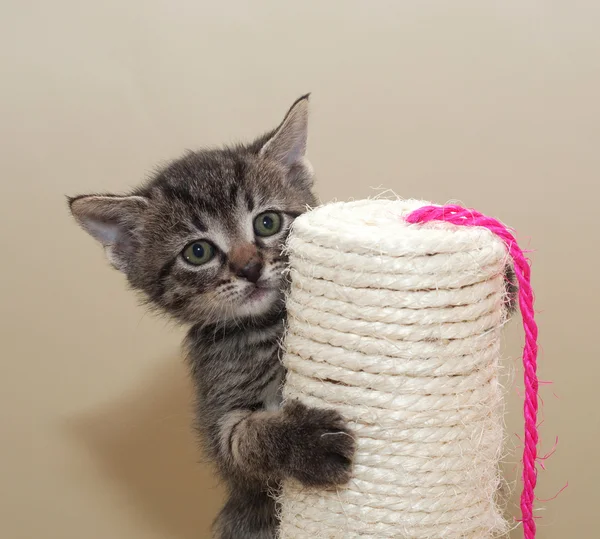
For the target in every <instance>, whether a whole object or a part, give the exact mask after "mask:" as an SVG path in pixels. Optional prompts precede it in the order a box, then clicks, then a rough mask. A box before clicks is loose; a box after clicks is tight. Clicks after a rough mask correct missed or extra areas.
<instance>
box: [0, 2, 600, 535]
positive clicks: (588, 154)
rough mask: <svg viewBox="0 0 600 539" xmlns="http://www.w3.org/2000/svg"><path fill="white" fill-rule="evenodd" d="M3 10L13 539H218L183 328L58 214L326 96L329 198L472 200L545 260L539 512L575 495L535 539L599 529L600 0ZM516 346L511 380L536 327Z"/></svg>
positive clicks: (8, 530)
mask: <svg viewBox="0 0 600 539" xmlns="http://www.w3.org/2000/svg"><path fill="white" fill-rule="evenodd" d="M1 4H2V17H1V19H0V20H1V22H0V25H1V26H2V28H1V31H0V36H1V37H0V40H2V43H1V48H0V50H1V51H2V52H1V58H2V60H1V62H2V65H1V71H0V73H1V78H2V80H1V83H0V93H1V98H0V107H1V116H0V122H1V123H0V129H1V130H2V135H1V148H2V151H1V155H2V157H1V158H0V167H1V174H0V178H1V180H0V181H1V186H2V192H1V195H0V215H1V218H2V229H1V232H0V241H1V251H0V252H1V253H2V279H1V280H0V286H1V287H2V291H1V296H0V297H1V298H2V301H1V306H0V308H1V310H2V311H1V312H2V319H1V325H0V327H1V329H2V339H1V345H0V346H1V357H0V429H1V430H0V436H1V440H0V442H1V443H0V485H1V486H0V489H1V490H0V537H2V539H32V538H44V539H81V538H86V539H105V538H108V537H111V538H127V539H138V538H139V539H159V538H160V539H164V538H169V539H198V538H201V537H206V536H207V531H206V530H207V526H208V522H209V521H210V520H211V518H212V516H213V515H214V513H215V511H216V509H217V507H218V504H219V501H220V491H219V490H218V488H217V487H216V482H215V480H214V479H213V477H212V476H211V474H210V472H209V471H207V470H206V469H205V468H204V467H203V466H202V465H199V464H197V461H198V460H199V455H198V453H197V451H196V448H195V441H194V438H193V436H192V434H191V433H190V428H189V423H190V387H189V384H188V382H187V379H186V374H185V368H184V366H183V364H182V361H181V359H180V357H179V348H178V347H179V345H178V343H179V341H180V338H181V335H182V334H181V332H180V331H179V330H178V329H176V328H173V327H172V326H170V325H169V324H168V323H166V322H165V321H164V320H161V319H157V318H154V317H152V316H150V315H146V314H145V313H144V310H143V309H142V308H141V307H138V306H137V304H136V300H135V298H134V297H133V295H132V294H131V293H130V292H128V291H127V290H126V287H125V282H124V279H123V278H122V276H121V275H119V274H118V273H117V272H114V271H112V270H111V269H109V267H108V265H107V264H106V263H105V262H104V259H103V255H102V252H101V249H100V248H98V247H97V246H96V245H95V244H94V243H93V242H92V241H91V239H90V238H88V237H87V236H86V235H85V234H84V233H83V232H81V231H80V230H79V229H77V228H76V227H75V225H74V224H73V223H72V222H71V220H70V218H69V216H68V215H67V211H66V206H65V200H64V198H63V196H64V195H65V194H73V193H78V192H87V191H110V190H116V191H121V190H125V189H127V188H128V187H129V186H132V185H134V184H136V183H137V182H138V181H139V180H140V179H141V178H142V177H143V176H144V175H145V174H146V173H147V171H150V170H151V169H152V167H153V166H154V164H155V163H156V162H159V161H161V160H165V159H169V158H171V157H174V156H177V155H178V154H179V153H180V152H181V151H182V150H183V149H185V148H193V147H198V146H200V145H203V144H216V143H220V142H225V141H232V140H234V139H245V138H248V137H250V136H253V135H256V134H258V133H260V132H262V131H263V130H265V129H267V128H270V127H271V126H274V125H275V124H276V122H278V121H279V119H280V117H281V115H282V114H283V112H284V111H285V110H286V108H287V106H288V105H289V104H290V103H291V101H292V100H293V99H294V98H296V97H297V96H298V95H300V94H301V93H303V92H306V91H312V92H313V115H312V120H311V138H310V156H311V157H312V161H313V164H314V166H315V168H316V171H317V172H318V175H319V183H318V190H319V193H320V195H321V197H322V198H323V199H324V200H330V199H331V198H333V197H337V198H341V199H345V198H348V197H363V196H366V195H370V194H372V193H373V191H372V189H371V188H372V187H378V186H383V187H387V188H391V189H393V190H394V191H395V192H397V193H398V194H400V195H402V196H408V197H424V198H429V199H432V200H435V201H437V202H445V201H448V200H450V199H458V200H460V201H462V202H463V203H465V204H467V205H470V206H474V207H477V208H479V209H481V210H482V211H484V212H487V213H489V214H492V215H497V216H499V217H501V218H502V219H503V220H504V221H505V222H507V223H510V224H511V225H513V226H514V227H516V229H517V230H518V231H519V234H520V238H521V239H522V241H523V243H524V244H525V245H531V247H533V248H535V249H536V253H535V255H534V261H535V263H534V276H535V288H536V290H537V300H538V301H537V306H538V308H539V310H540V315H539V322H540V324H541V328H542V332H541V336H542V346H543V349H542V355H541V358H540V363H541V378H542V379H545V380H553V381H554V382H555V384H554V385H553V386H550V387H546V388H545V389H544V390H543V397H544V402H545V408H544V414H545V419H546V420H545V423H544V425H543V449H544V451H547V450H549V449H550V448H551V446H552V444H553V441H554V437H555V435H559V436H560V444H559V447H558V451H557V453H556V455H555V456H554V457H553V458H552V459H551V460H550V461H549V462H548V470H547V471H545V472H542V473H541V477H540V489H539V495H540V497H542V498H547V497H551V496H553V495H554V494H555V493H556V491H558V490H559V489H560V488H561V487H562V486H563V484H564V483H565V482H566V481H567V480H568V481H569V482H570V486H569V488H568V489H567V490H566V491H565V492H563V493H562V495H561V496H559V498H558V499H557V500H555V501H552V502H549V503H547V504H543V505H541V506H540V511H539V515H540V516H542V517H543V518H542V519H541V520H540V521H539V526H540V533H539V537H540V538H543V539H559V538H564V537H571V536H577V537H581V538H593V537H597V536H598V531H597V524H596V523H597V519H598V514H597V512H598V511H597V505H598V504H597V500H598V492H599V488H600V487H599V486H598V483H599V480H600V475H599V469H598V468H599V464H598V459H597V455H596V453H597V448H598V445H599V444H600V432H599V430H600V429H599V421H600V420H599V419H598V418H599V417H600V416H599V415H598V413H597V409H598V389H597V388H598V376H599V375H600V363H599V361H598V359H599V358H598V352H597V345H596V343H597V332H598V322H599V320H598V314H597V312H598V311H597V309H596V305H597V303H598V301H600V295H599V293H598V292H599V291H598V279H597V275H598V264H599V262H600V259H599V258H598V253H597V247H598V236H597V233H596V230H597V221H598V217H597V214H598V209H597V201H598V195H599V194H600V193H599V188H598V183H599V173H600V154H599V143H600V127H599V126H600V108H599V104H598V103H599V101H598V100H599V96H600V67H599V66H600V63H599V58H600V32H598V28H599V23H600V9H599V7H598V6H599V4H598V3H597V2H592V1H591V0H590V2H587V3H585V2H583V1H582V2H536V1H532V0H529V1H525V2H523V1H521V2H517V1H516V0H515V1H508V2H481V1H476V0H472V1H467V0H460V1H455V2H443V1H439V2H401V1H398V0H396V1H392V0H390V1H371V2H367V1H366V0H365V1H362V2H358V1H349V0H346V1H343V2H342V1H331V0H329V1H327V2H323V1H318V0H311V1H309V0H304V1H303V2H277V1H275V0H272V1H268V2H267V1H262V2H242V1H238V2H210V3H209V2H201V1H199V0H185V1H183V0H180V1H177V0H172V1H169V0H163V1H160V0H135V1H133V0H129V1H123V0H103V1H96V2H82V1H76V0H55V1H52V2H50V1H40V0H38V1H33V2H23V1H17V0H12V1H11V0H4V1H2V2H1ZM451 6H452V7H451ZM507 336H508V339H507V346H506V350H505V352H506V355H507V357H508V358H509V359H508V360H507V365H509V366H510V367H511V368H513V367H514V366H515V365H517V363H518V356H519V351H520V342H521V332H520V330H519V327H518V323H516V322H515V323H513V324H512V326H511V328H510V329H509V330H508V333H507ZM511 358H512V359H511ZM519 385H521V384H519ZM554 393H556V395H557V396H558V397H560V399H557V398H556V397H555V396H554ZM511 395H512V397H511V410H510V412H511V413H510V417H509V422H508V431H509V434H511V436H510V440H511V442H510V445H511V446H515V445H516V444H517V443H518V440H517V439H516V436H514V435H512V433H520V429H521V426H520V409H519V406H520V405H519V398H518V396H517V395H516V390H511ZM516 458H517V456H516V455H515V454H513V456H512V457H511V460H512V461H513V462H514V461H515V460H516ZM507 473H509V474H510V473H512V474H513V475H514V465H512V464H509V465H508V466H507ZM542 507H543V508H544V510H542V509H541V508H542ZM512 510H513V512H514V507H513V508H512ZM518 536H519V534H518V533H516V534H515V535H514V537H518Z"/></svg>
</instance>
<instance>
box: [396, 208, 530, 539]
mask: <svg viewBox="0 0 600 539" xmlns="http://www.w3.org/2000/svg"><path fill="white" fill-rule="evenodd" d="M406 221H407V222H409V223H427V222H430V221H444V222H447V223H452V224H454V225H459V226H479V227H485V228H487V229H488V230H491V231H492V232H493V233H494V234H496V236H498V237H499V238H501V239H502V240H503V241H504V243H505V244H506V247H507V248H508V252H509V254H510V256H511V257H512V259H513V262H514V270H515V275H516V277H517V281H518V283H519V307H520V309H521V317H522V318H523V329H524V330H525V346H524V348H523V377H524V381H525V402H524V406H523V414H524V417H525V434H524V435H525V440H524V448H523V491H522V493H521V514H522V517H521V518H522V522H523V531H524V536H525V538H526V539H534V538H535V531H536V526H535V519H534V517H533V503H534V500H535V494H534V491H535V485H536V482H537V467H536V462H537V445H538V427H537V412H538V386H539V383H538V378H537V353H538V345H537V337H538V327H537V324H536V323H535V310H534V307H533V289H532V288H531V269H530V265H529V261H528V260H527V257H526V256H525V254H524V253H523V250H522V249H521V248H520V247H519V245H518V243H517V240H516V239H515V237H514V235H513V234H512V233H511V232H510V230H509V229H508V228H507V227H506V226H505V225H503V224H502V223H501V222H500V221H498V220H497V219H494V218H492V217H486V216H485V215H483V214H482V213H479V212H478V211H475V210H470V209H465V208H462V207H460V206H455V205H453V206H442V207H438V206H425V207H423V208H419V209H418V210H415V211H414V212H412V213H411V214H409V215H408V216H407V217H406Z"/></svg>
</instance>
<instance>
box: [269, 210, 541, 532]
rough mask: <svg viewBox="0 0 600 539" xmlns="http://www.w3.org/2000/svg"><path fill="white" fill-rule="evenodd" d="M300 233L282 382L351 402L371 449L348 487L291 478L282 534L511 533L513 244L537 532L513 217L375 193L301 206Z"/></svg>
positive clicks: (529, 500) (532, 349) (293, 241)
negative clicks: (504, 485)
mask: <svg viewBox="0 0 600 539" xmlns="http://www.w3.org/2000/svg"><path fill="white" fill-rule="evenodd" d="M287 249H288V252H289V257H290V277H291V282H292V286H291V290H290V294H289V297H288V299H287V307H288V313H289V327H288V332H287V335H286V341H285V347H286V352H285V354H284V357H283V361H284V363H285V365H286V367H287V369H288V375H287V379H286V384H285V386H284V398H286V399H292V398H294V399H299V400H301V401H302V402H304V403H305V404H307V405H311V406H317V407H329V408H335V409H336V410H338V411H339V412H341V413H342V414H343V415H344V416H345V418H346V419H347V420H348V422H349V426H350V428H351V429H352V431H353V432H354V434H355V436H356V441H357V448H358V449H357V454H356V458H355V462H354V468H353V475H352V479H351V480H350V482H349V483H348V484H347V485H346V486H344V487H338V488H336V489H330V490H322V489H316V488H315V489H311V488H307V487H303V486H302V485H300V484H299V483H297V482H295V481H292V480H290V481H287V482H286V483H285V484H284V486H283V490H282V494H281V497H280V516H281V530H280V537H281V539H303V538H309V537H310V538H311V539H312V538H328V539H335V538H343V539H351V538H358V537H361V538H367V537H368V538H388V537H404V538H410V539H433V538H435V539H439V538H440V537H443V538H444V539H452V538H489V537H495V536H498V535H501V534H503V533H506V531H507V530H508V527H509V526H508V523H507V522H506V520H505V519H504V517H503V516H502V512H501V510H500V508H499V504H498V489H499V486H500V483H501V478H500V475H499V462H500V457H501V452H502V444H503V437H504V429H503V416H502V414H503V409H502V405H503V395H502V388H501V386H500V382H499V378H500V366H499V359H500V336H501V329H502V327H503V325H504V323H505V322H506V320H507V318H508V310H507V308H506V304H507V297H506V287H507V283H506V268H507V267H508V266H509V265H510V264H509V262H510V261H511V260H512V267H513V268H514V273H515V275H516V278H517V281H518V284H519V305H520V309H521V313H522V318H523V324H524V328H525V348H524V354H523V364H524V379H525V405H524V416H525V438H524V453H523V482H524V484H523V491H522V496H521V511H522V525H523V531H524V537H525V538H526V539H533V538H534V537H535V529H536V528H535V520H534V516H533V502H534V488H535V484H536V477H537V470H536V458H537V454H536V450H537V441H538V433H537V423H536V421H537V419H536V417H537V403H538V400H537V399H538V396H537V392H538V380H537V375H536V356H537V344H536V341H537V327H536V324H535V320H534V311H533V295H532V290H531V285H530V268H529V263H528V261H527V259H526V258H525V256H524V254H523V252H522V251H521V249H520V248H519V246H518V244H517V242H516V240H515V238H514V236H513V235H512V233H511V232H510V231H509V230H508V229H507V228H506V227H505V226H504V225H503V224H502V223H500V222H499V221H497V220H495V219H491V218H488V217H485V216H484V215H482V214H481V213H478V212H476V211H472V210H466V209H464V208H461V207H459V206H433V205H431V204H429V203H426V202H422V201H414V200H408V201H407V200H381V199H379V200H363V201H355V202H348V203H343V202H342V203H334V204H328V205H325V206H321V207H319V208H317V209H315V210H313V211H310V212H308V213H306V214H304V215H302V216H301V217H299V218H298V219H297V220H296V222H295V223H294V228H293V231H292V234H291V236H290V239H289V241H288V246H287ZM330 435H336V434H330ZM337 435H344V434H337Z"/></svg>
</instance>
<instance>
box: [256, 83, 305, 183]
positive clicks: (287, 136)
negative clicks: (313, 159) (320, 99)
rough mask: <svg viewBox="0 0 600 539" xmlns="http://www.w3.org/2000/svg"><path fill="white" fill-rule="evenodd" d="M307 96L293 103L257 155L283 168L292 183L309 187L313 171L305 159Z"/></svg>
mask: <svg viewBox="0 0 600 539" xmlns="http://www.w3.org/2000/svg"><path fill="white" fill-rule="evenodd" d="M309 96H310V94H306V95H304V96H302V97H301V98H299V99H297V100H296V101H295V102H294V104H293V105H292V106H291V107H290V110H289V111H288V113H287V114H286V116H285V118H284V119H283V122H281V124H280V126H279V127H278V128H277V129H276V130H275V131H274V132H273V133H272V134H271V136H270V138H268V139H267V140H266V141H265V142H264V144H263V145H262V147H261V148H260V151H259V155H261V156H264V157H268V158H270V159H273V160H275V161H277V162H278V163H279V164H280V165H282V166H283V167H285V168H286V169H287V170H288V171H289V176H290V178H291V179H292V181H294V180H295V181H301V182H303V183H306V184H309V185H310V184H312V176H313V171H312V167H311V165H310V163H309V162H308V160H307V159H306V142H307V139H308V98H309Z"/></svg>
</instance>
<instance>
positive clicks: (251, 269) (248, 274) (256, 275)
mask: <svg viewBox="0 0 600 539" xmlns="http://www.w3.org/2000/svg"><path fill="white" fill-rule="evenodd" d="M262 269H263V265H262V262H261V261H260V260H252V261H250V262H249V263H248V264H246V265H245V266H244V267H243V268H242V269H241V270H240V271H239V273H238V275H239V276H240V277H244V279H248V281H250V282H251V283H256V282H258V280H259V279H260V274H261V272H262Z"/></svg>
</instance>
